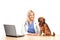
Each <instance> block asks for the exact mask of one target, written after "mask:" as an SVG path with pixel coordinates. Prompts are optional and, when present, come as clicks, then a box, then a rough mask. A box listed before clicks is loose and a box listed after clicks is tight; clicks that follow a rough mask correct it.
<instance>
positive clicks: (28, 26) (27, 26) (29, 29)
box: [24, 10, 40, 34]
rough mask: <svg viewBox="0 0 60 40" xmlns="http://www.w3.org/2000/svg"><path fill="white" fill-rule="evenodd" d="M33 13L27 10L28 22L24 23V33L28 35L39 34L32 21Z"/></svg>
mask: <svg viewBox="0 0 60 40" xmlns="http://www.w3.org/2000/svg"><path fill="white" fill-rule="evenodd" d="M34 16H35V14H34V12H33V11H32V10H29V12H28V20H27V21H26V22H25V24H24V27H25V32H27V33H28V34H39V33H40V32H39V27H38V26H37V25H36V23H35V21H34Z"/></svg>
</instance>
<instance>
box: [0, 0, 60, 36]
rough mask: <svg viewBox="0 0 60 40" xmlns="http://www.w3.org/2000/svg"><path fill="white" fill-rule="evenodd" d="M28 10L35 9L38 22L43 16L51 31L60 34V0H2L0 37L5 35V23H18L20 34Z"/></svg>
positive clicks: (0, 7) (0, 5) (0, 0)
mask: <svg viewBox="0 0 60 40" xmlns="http://www.w3.org/2000/svg"><path fill="white" fill-rule="evenodd" d="M28 10H33V11H34V13H35V20H36V22H37V19H38V17H40V16H43V17H44V18H45V19H46V23H47V24H48V25H49V27H50V29H51V31H52V32H55V33H56V34H57V35H58V34H60V15H59V14H60V1H59V0H0V37H3V36H5V31H4V27H3V24H14V25H16V29H17V33H18V34H19V32H20V30H21V28H22V26H23V24H24V22H25V20H26V17H27V13H28Z"/></svg>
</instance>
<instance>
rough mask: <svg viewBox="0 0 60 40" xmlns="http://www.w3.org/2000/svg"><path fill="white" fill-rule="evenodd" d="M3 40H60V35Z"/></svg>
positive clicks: (6, 38) (4, 38)
mask: <svg viewBox="0 0 60 40" xmlns="http://www.w3.org/2000/svg"><path fill="white" fill-rule="evenodd" d="M1 40H60V35H56V36H29V35H25V36H24V37H18V38H16V37H3V38H1Z"/></svg>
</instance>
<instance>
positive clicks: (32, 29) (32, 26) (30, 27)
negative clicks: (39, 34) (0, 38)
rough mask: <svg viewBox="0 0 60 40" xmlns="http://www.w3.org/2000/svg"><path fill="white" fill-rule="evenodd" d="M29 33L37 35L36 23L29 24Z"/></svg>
mask: <svg viewBox="0 0 60 40" xmlns="http://www.w3.org/2000/svg"><path fill="white" fill-rule="evenodd" d="M28 33H35V30H34V22H32V24H30V23H29V22H28Z"/></svg>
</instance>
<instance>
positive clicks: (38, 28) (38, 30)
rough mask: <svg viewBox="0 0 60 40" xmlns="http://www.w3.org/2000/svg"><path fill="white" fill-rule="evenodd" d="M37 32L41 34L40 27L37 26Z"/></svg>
mask: <svg viewBox="0 0 60 40" xmlns="http://www.w3.org/2000/svg"><path fill="white" fill-rule="evenodd" d="M36 31H37V34H40V27H39V26H38V25H37V24H36Z"/></svg>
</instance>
